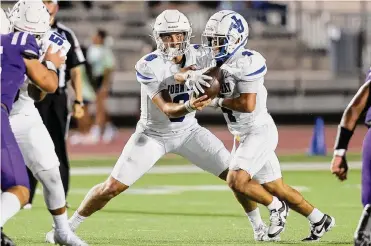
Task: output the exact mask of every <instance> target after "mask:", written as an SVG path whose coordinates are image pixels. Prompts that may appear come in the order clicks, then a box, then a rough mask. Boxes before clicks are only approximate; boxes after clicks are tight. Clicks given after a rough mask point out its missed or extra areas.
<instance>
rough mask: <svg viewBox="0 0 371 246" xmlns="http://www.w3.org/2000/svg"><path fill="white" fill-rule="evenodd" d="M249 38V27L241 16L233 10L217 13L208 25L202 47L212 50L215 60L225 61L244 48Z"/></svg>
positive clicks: (203, 36)
mask: <svg viewBox="0 0 371 246" xmlns="http://www.w3.org/2000/svg"><path fill="white" fill-rule="evenodd" d="M248 37H249V26H248V24H247V22H246V20H245V18H243V17H242V16H241V15H240V14H238V13H236V12H234V11H231V10H222V11H219V12H217V13H215V14H214V15H213V16H211V17H210V19H209V20H208V21H207V23H206V27H205V30H204V32H203V34H202V40H201V42H202V45H203V46H204V47H208V48H212V49H213V51H214V55H215V59H216V60H217V61H218V60H224V59H226V58H227V57H230V56H231V55H233V54H234V52H236V50H237V49H239V48H240V47H243V46H245V45H246V43H247V39H248Z"/></svg>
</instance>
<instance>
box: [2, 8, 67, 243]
mask: <svg viewBox="0 0 371 246" xmlns="http://www.w3.org/2000/svg"><path fill="white" fill-rule="evenodd" d="M16 11H17V13H19V15H17V16H15V18H14V19H13V20H12V21H11V24H12V28H11V29H13V28H14V32H11V33H9V34H4V35H1V36H0V43H1V46H0V49H1V189H2V193H1V202H2V209H1V217H0V222H1V223H0V226H1V229H2V227H3V225H4V224H5V223H6V221H7V220H8V219H10V218H11V217H13V216H14V215H15V214H16V213H17V212H18V211H19V209H20V208H21V207H23V206H24V205H25V204H26V203H27V201H28V197H29V189H28V187H29V182H28V176H27V171H26V167H25V163H24V160H23V157H22V154H21V152H20V149H19V147H18V144H17V142H16V140H15V137H14V134H13V132H12V130H11V127H10V123H9V112H10V110H11V109H12V104H13V102H14V99H15V97H16V95H17V92H18V89H19V88H20V86H21V85H22V84H23V82H24V80H25V76H28V77H29V78H30V80H31V81H33V82H34V83H35V84H36V85H37V86H38V87H39V88H40V89H42V90H44V91H45V92H55V90H56V89H57V87H58V77H57V73H56V72H57V71H56V67H60V66H61V65H62V64H63V63H64V61H65V57H61V53H60V52H58V53H54V54H51V49H48V51H47V53H46V55H45V62H43V63H44V65H43V64H41V63H40V61H39V60H38V58H39V55H38V54H39V46H38V44H37V40H38V39H40V38H41V37H42V35H44V34H45V32H47V31H48V30H49V29H50V26H49V21H50V15H49V13H48V11H47V10H46V7H45V5H44V4H43V3H42V2H41V1H29V2H22V3H21V4H19V5H18V7H17V8H16ZM1 239H2V245H13V243H12V242H11V240H9V238H7V237H6V235H5V234H4V233H3V232H2V230H1Z"/></svg>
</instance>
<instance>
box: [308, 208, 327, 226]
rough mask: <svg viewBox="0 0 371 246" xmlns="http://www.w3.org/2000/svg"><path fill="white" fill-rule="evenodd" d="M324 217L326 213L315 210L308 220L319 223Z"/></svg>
mask: <svg viewBox="0 0 371 246" xmlns="http://www.w3.org/2000/svg"><path fill="white" fill-rule="evenodd" d="M323 216H324V213H322V212H321V211H319V210H318V209H316V208H314V209H313V211H312V212H311V213H310V215H308V217H307V218H308V220H309V221H310V222H311V223H317V222H319V221H320V220H321V219H322V218H323Z"/></svg>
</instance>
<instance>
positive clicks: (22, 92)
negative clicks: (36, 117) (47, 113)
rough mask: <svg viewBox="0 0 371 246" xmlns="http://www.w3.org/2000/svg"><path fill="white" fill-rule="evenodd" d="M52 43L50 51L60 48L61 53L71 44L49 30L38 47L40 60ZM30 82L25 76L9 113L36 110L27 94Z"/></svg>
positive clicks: (24, 112)
mask: <svg viewBox="0 0 371 246" xmlns="http://www.w3.org/2000/svg"><path fill="white" fill-rule="evenodd" d="M50 45H52V52H53V53H54V52H57V51H58V50H61V53H62V55H66V54H67V52H68V51H69V49H70V48H71V44H70V43H69V42H68V41H67V40H66V39H65V38H64V37H62V36H61V35H60V34H58V33H57V32H53V31H51V30H49V31H48V32H47V33H46V34H45V36H44V38H43V40H42V42H41V49H40V54H41V56H40V59H39V60H40V61H42V60H43V59H44V55H45V52H46V51H47V49H48V47H49V46H50ZM29 83H31V82H30V80H29V79H28V78H27V76H25V82H24V83H23V85H22V86H21V88H20V89H19V97H18V99H17V100H16V101H15V102H14V104H13V109H12V111H11V112H10V115H15V114H20V113H22V114H27V113H31V112H32V111H35V110H37V109H36V107H35V105H34V100H33V99H32V98H31V97H30V96H29V95H28V90H27V88H28V84H29Z"/></svg>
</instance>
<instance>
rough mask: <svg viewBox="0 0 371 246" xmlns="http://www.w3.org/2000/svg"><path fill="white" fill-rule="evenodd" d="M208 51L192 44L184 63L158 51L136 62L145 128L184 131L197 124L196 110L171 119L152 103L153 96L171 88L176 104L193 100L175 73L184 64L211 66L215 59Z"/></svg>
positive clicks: (140, 121) (169, 90)
mask: <svg viewBox="0 0 371 246" xmlns="http://www.w3.org/2000/svg"><path fill="white" fill-rule="evenodd" d="M209 54H210V53H209V52H206V50H205V49H204V48H202V47H200V46H199V45H190V48H189V50H188V51H187V52H186V54H185V57H186V59H185V63H184V64H175V63H174V62H172V61H169V60H167V59H165V58H164V57H163V56H162V54H161V52H160V51H159V50H156V51H154V52H152V53H150V54H148V55H145V56H144V57H143V58H141V59H140V60H139V61H138V62H137V64H136V65H135V69H136V76H137V81H138V82H139V83H140V84H141V114H140V120H139V124H141V125H142V126H143V127H144V128H145V129H148V130H151V131H155V132H160V133H169V132H170V131H182V130H185V129H187V128H190V127H192V126H194V125H196V124H197V120H196V118H195V114H196V112H192V113H189V114H186V115H185V116H183V117H179V118H169V117H168V116H167V115H166V114H165V113H163V112H162V111H161V110H160V109H159V108H158V107H157V106H156V105H155V104H154V103H153V102H152V98H153V97H154V96H155V95H157V94H158V93H159V92H160V91H162V90H168V92H169V94H170V97H171V99H172V101H173V102H174V103H184V102H186V101H188V100H189V99H190V95H191V92H192V91H191V90H189V89H187V87H186V86H185V85H183V84H179V83H176V81H175V80H174V74H175V73H177V72H179V70H180V69H181V68H182V67H187V66H191V65H196V66H197V67H198V68H200V69H201V68H205V67H210V66H211V63H212V59H210V57H208V56H209Z"/></svg>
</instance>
